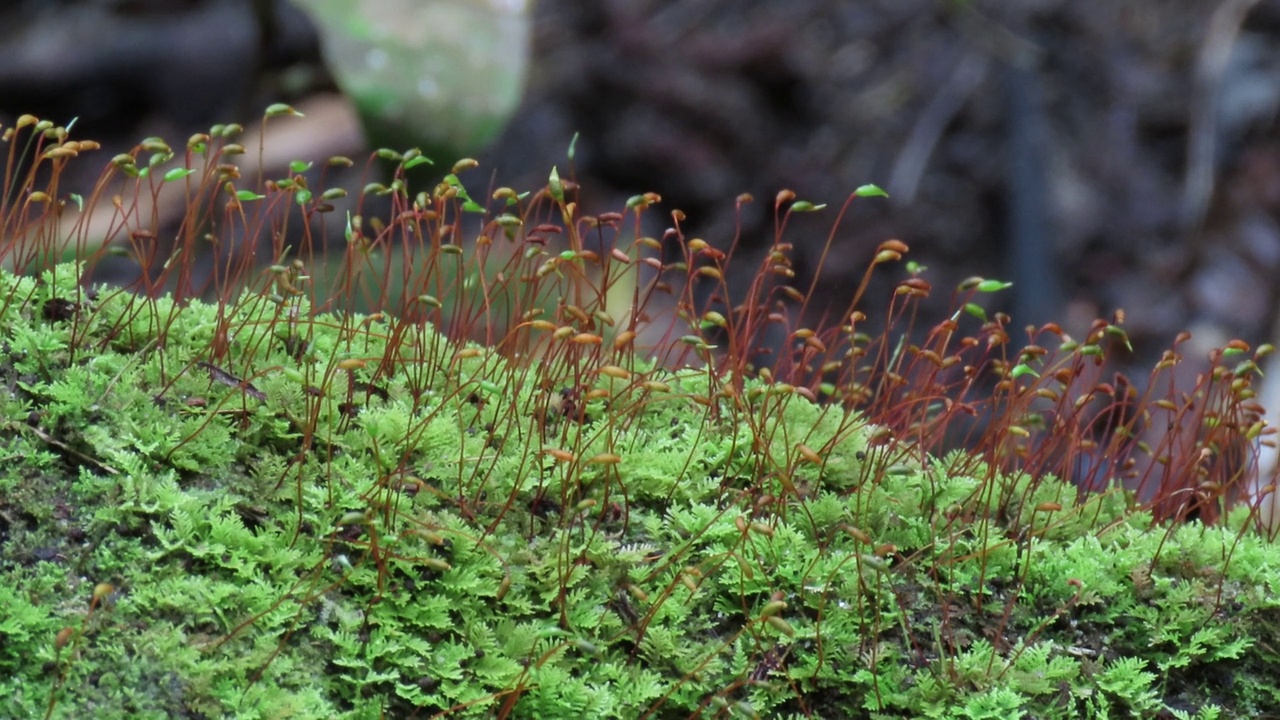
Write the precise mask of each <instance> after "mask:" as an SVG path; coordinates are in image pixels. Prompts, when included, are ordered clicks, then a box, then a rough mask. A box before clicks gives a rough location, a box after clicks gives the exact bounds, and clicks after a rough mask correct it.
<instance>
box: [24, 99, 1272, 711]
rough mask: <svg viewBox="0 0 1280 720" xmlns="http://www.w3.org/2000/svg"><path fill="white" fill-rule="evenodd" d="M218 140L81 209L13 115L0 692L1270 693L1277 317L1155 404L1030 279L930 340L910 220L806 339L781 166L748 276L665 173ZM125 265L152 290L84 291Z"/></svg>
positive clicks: (801, 705)
mask: <svg viewBox="0 0 1280 720" xmlns="http://www.w3.org/2000/svg"><path fill="white" fill-rule="evenodd" d="M287 114H288V108H273V109H272V110H271V111H269V113H268V115H269V116H271V117H273V118H274V116H276V115H287ZM279 121H282V120H277V119H272V120H271V122H279ZM238 131H239V129H238V128H237V127H235V126H222V127H217V128H214V129H213V130H212V131H211V132H210V133H208V134H204V135H198V136H196V137H193V138H191V139H190V141H189V142H188V143H187V144H186V146H185V147H184V148H179V149H177V150H174V149H172V148H170V146H168V145H167V144H165V143H164V142H162V141H160V140H158V139H154V138H153V139H149V140H147V141H145V142H143V143H142V144H140V145H139V146H138V147H137V148H136V149H135V151H134V152H133V153H131V154H129V155H124V156H119V157H117V158H115V159H114V160H112V161H111V162H110V163H109V164H108V167H107V169H106V171H105V173H104V175H103V177H102V179H101V181H100V182H99V184H98V185H97V186H96V187H95V190H94V193H93V194H92V195H90V196H89V197H80V196H76V195H70V194H66V193H63V192H61V191H60V190H59V186H58V184H59V177H60V175H61V174H62V173H64V172H65V169H66V167H67V166H68V164H69V163H72V162H83V161H84V159H83V158H78V157H77V156H78V155H82V154H85V155H88V154H89V151H90V150H92V149H93V147H94V144H93V143H90V142H87V141H75V140H72V139H70V137H69V135H68V133H67V131H66V130H65V129H63V128H60V127H55V126H53V125H52V124H51V123H47V122H40V121H37V120H36V119H34V118H29V117H26V118H23V119H22V120H21V121H19V122H18V124H17V127H15V128H9V129H7V130H6V131H5V134H4V139H5V141H6V142H7V143H8V144H9V155H8V163H7V165H6V175H5V186H4V188H5V194H4V196H3V205H0V258H3V261H4V270H3V272H2V274H0V382H2V387H0V403H2V404H3V406H2V407H0V418H2V420H0V422H3V430H4V431H3V433H0V438H2V439H0V458H2V459H3V462H0V574H2V577H0V607H3V608H4V613H3V616H0V715H3V716H4V717H40V716H45V717H90V716H91V717H95V718H123V717H128V718H141V717H178V716H192V717H224V716H234V717H244V718H252V717H263V718H278V717H297V718H330V717H353V718H365V717H369V718H372V717H504V718H505V717H512V718H548V717H592V718H608V717H616V718H637V717H654V718H658V717H663V718H666V717H670V718H683V717H828V718H856V717H868V718H870V717H876V718H888V717H955V718H979V717H982V718H987V717H989V718H1014V717H1036V718H1067V717H1120V716H1126V715H1127V716H1132V717H1155V716H1164V717H1183V718H1186V717H1201V718H1212V717H1223V716H1238V715H1244V714H1265V713H1267V712H1275V711H1276V710H1277V708H1280V685H1278V684H1277V682H1276V680H1275V678H1277V677H1280V650H1278V649H1277V647H1276V641H1275V639H1274V638H1276V637H1277V636H1278V634H1280V633H1278V629H1280V554H1278V553H1277V551H1276V548H1275V546H1274V545H1272V544H1270V542H1269V538H1268V537H1267V536H1268V535H1269V534H1271V531H1273V529H1274V527H1275V525H1274V524H1273V523H1272V522H1271V520H1270V517H1269V516H1266V515H1265V513H1260V512H1259V507H1260V503H1259V495H1260V493H1259V492H1254V491H1249V490H1247V489H1246V485H1245V478H1246V477H1247V469H1248V468H1247V459H1248V457H1249V453H1250V451H1251V450H1250V448H1252V447H1253V446H1254V444H1256V443H1258V442H1263V441H1266V440H1267V437H1268V429H1267V428H1266V427H1265V425H1263V424H1262V423H1261V421H1260V420H1259V418H1260V408H1257V407H1256V405H1255V404H1253V401H1252V399H1251V393H1252V391H1251V389H1250V388H1251V383H1252V381H1253V378H1254V376H1255V375H1256V366H1255V363H1256V361H1257V358H1258V357H1259V356H1260V355H1261V354H1264V353H1265V352H1266V351H1267V349H1265V348H1263V349H1259V350H1258V351H1257V352H1253V353H1250V351H1249V349H1248V348H1247V347H1245V346H1244V345H1243V344H1242V343H1232V344H1231V345H1229V346H1228V347H1226V348H1223V349H1222V350H1220V351H1218V352H1216V353H1215V354H1214V355H1213V357H1212V358H1211V363H1210V370H1209V371H1207V372H1205V373H1203V374H1202V375H1201V376H1200V377H1198V378H1197V379H1196V382H1195V383H1194V385H1193V386H1192V387H1177V388H1176V394H1174V390H1175V389H1171V390H1170V395H1169V396H1168V397H1158V396H1156V395H1154V394H1153V392H1154V391H1148V393H1147V394H1146V395H1141V396H1140V395H1139V394H1138V393H1137V392H1136V391H1134V390H1133V389H1132V385H1130V384H1129V383H1127V382H1124V381H1123V380H1115V381H1111V382H1103V381H1102V380H1101V374H1102V372H1103V369H1104V367H1105V363H1104V362H1103V360H1104V358H1105V355H1106V351H1107V349H1108V347H1110V346H1112V345H1117V344H1118V345H1124V344H1125V343H1126V339H1125V336H1124V332H1123V330H1122V329H1121V328H1120V327H1119V321H1118V319H1116V322H1101V321H1100V322H1098V323H1096V324H1095V325H1094V326H1093V327H1092V328H1090V329H1089V330H1088V333H1087V334H1086V335H1085V336H1083V338H1082V339H1079V340H1077V339H1072V338H1071V337H1069V336H1068V335H1067V334H1066V333H1065V332H1063V331H1062V330H1061V329H1060V328H1058V327H1056V326H1052V325H1050V326H1046V327H1042V328H1032V329H1030V335H1029V338H1028V343H1029V344H1021V343H1018V342H1017V341H1015V336H1016V335H1018V333H1019V331H1016V330H1014V329H1012V328H1011V320H1010V319H1009V318H1008V317H1006V316H1004V315H1002V314H998V313H993V314H990V315H988V313H987V312H986V311H985V310H984V309H983V307H982V306H981V304H980V300H981V298H982V297H984V294H985V293H989V292H993V291H997V290H1000V289H1002V288H1003V287H1004V286H1005V283H1001V282H996V281H990V280H983V279H977V278H975V279H973V280H972V281H968V282H966V283H964V284H963V285H962V286H961V287H960V288H958V289H957V290H956V292H955V296H954V303H953V306H954V308H955V312H954V314H953V315H952V316H950V317H948V318H946V319H945V320H943V321H942V322H940V323H938V324H937V325H935V326H933V327H930V328H923V329H921V328H916V327H914V326H913V321H912V319H913V318H914V317H915V313H916V310H917V307H918V304H919V302H920V300H922V299H923V298H925V297H927V296H928V294H929V292H930V287H929V284H928V282H927V280H926V279H925V271H924V269H923V268H920V267H918V266H914V265H912V264H910V263H905V264H903V263H901V262H900V261H902V259H903V255H904V254H905V253H906V252H907V248H906V246H905V245H904V244H903V243H901V242H898V241H887V242H885V243H883V244H882V245H881V246H880V248H879V249H878V251H877V253H876V254H875V255H874V256H873V257H872V258H870V259H869V266H868V269H867V274H866V277H865V279H864V281H863V283H862V286H861V287H860V288H859V289H858V291H857V297H855V299H854V301H853V303H852V304H851V305H850V306H849V307H847V308H834V309H832V310H831V311H829V312H828V313H827V314H826V317H828V318H829V319H830V322H829V323H823V324H820V325H819V326H817V327H813V328H806V327H802V326H800V323H801V321H800V320H799V319H800V318H805V317H811V316H813V315H815V313H814V312H811V310H813V307H812V306H813V305H814V304H815V303H816V302H817V298H815V297H814V293H813V292H812V290H806V289H805V288H802V287H801V288H797V287H795V286H794V285H793V284H792V282H793V281H792V275H793V273H792V270H791V268H790V261H789V249H790V245H789V244H788V242H789V241H788V239H787V235H788V233H787V220H788V218H789V217H790V214H791V213H795V212H804V211H818V210H821V208H820V207H818V206H814V205H812V204H809V203H807V202H804V201H798V200H796V199H795V198H794V196H793V195H791V194H790V193H787V192H783V193H780V194H779V195H778V197H777V198H776V199H775V211H776V212H777V214H778V218H779V220H778V225H777V227H778V231H777V238H776V244H775V246H774V247H773V249H772V252H771V253H770V254H769V255H768V256H767V257H766V259H765V260H764V262H763V263H762V264H761V266H760V267H759V268H758V269H757V270H756V272H755V275H754V281H753V282H752V283H751V287H750V291H749V292H748V293H746V294H745V295H744V296H743V297H734V298H730V297H729V296H728V292H727V290H726V284H725V279H724V278H725V273H726V271H727V265H728V263H729V261H730V257H731V255H732V253H731V252H724V251H721V250H718V249H716V248H715V247H713V246H712V245H711V244H709V243H707V242H705V241H703V240H701V239H695V238H686V237H685V236H684V234H683V233H682V232H681V230H680V223H681V221H682V216H681V214H680V213H679V212H678V211H671V212H670V213H669V214H667V215H666V216H665V220H661V219H662V218H664V216H663V215H661V214H660V211H659V208H660V198H659V197H658V196H657V195H653V194H650V195H643V196H637V197H635V198H632V199H631V200H630V201H629V202H628V203H627V204H626V207H625V208H620V210H619V212H616V213H606V214H602V215H598V216H585V215H583V214H581V212H580V211H579V209H578V208H577V206H576V205H575V202H574V195H575V190H576V189H575V187H574V185H573V183H572V182H570V181H569V180H567V179H562V178H561V177H560V176H559V175H558V174H557V173H556V172H554V171H553V172H552V173H551V175H550V178H549V180H548V183H547V184H546V186H545V187H542V188H535V189H531V190H529V191H528V192H517V191H516V190H512V189H508V188H498V189H496V190H492V191H490V192H487V193H485V194H484V195H481V194H479V193H478V192H476V191H475V190H474V188H473V189H472V191H471V192H468V190H467V189H466V186H465V185H464V184H463V181H462V180H461V179H460V178H459V175H466V173H465V170H467V169H468V167H469V166H470V165H473V164H474V163H469V162H462V163H459V164H458V165H457V166H455V167H454V168H453V172H450V173H448V174H446V175H445V176H444V179H443V180H441V181H440V182H439V183H438V184H436V185H435V186H434V187H432V188H429V189H426V190H423V191H422V192H416V191H414V190H412V189H411V185H410V182H409V180H408V178H409V177H410V175H409V174H408V171H410V170H411V169H412V168H413V167H415V166H417V165H421V164H424V163H425V162H426V159H425V158H423V157H422V156H421V155H419V154H417V153H414V152H409V153H403V154H402V153H397V152H392V151H381V152H380V153H379V154H380V155H381V156H383V158H385V159H387V160H389V161H391V162H393V163H395V164H396V166H397V169H396V171H395V176H394V179H393V180H392V181H391V182H390V183H386V184H376V183H371V184H369V185H368V186H366V187H365V188H364V191H363V193H362V194H361V196H360V197H359V198H357V199H355V200H354V201H351V202H349V200H350V199H349V198H346V197H345V193H344V192H343V191H342V190H341V189H337V188H332V189H326V190H322V189H320V185H321V184H322V183H323V182H324V172H323V168H326V167H342V166H349V165H351V161H349V160H347V159H345V158H333V159H330V160H329V161H328V162H327V163H317V164H316V165H315V166H312V165H310V164H308V163H302V162H299V163H295V164H294V166H293V167H291V168H290V172H289V174H288V176H287V177H284V178H280V179H276V180H253V179H246V178H241V177H240V176H239V175H240V173H239V169H238V167H237V166H236V165H235V163H236V161H237V155H238V154H239V153H244V152H250V153H251V152H252V149H249V150H247V151H246V149H245V148H242V147H239V146H237V145H235V144H234V138H235V135H236V133H237V132H238ZM570 159H571V158H570ZM313 188H314V189H313ZM174 191H177V192H178V193H179V194H180V197H181V201H182V207H183V212H182V213H181V216H180V221H179V222H178V223H177V225H176V228H175V227H161V226H160V224H159V222H158V220H157V217H158V215H157V214H156V213H152V212H150V208H152V207H154V206H155V204H156V203H157V202H159V201H160V199H161V196H162V195H163V194H164V193H172V192H174ZM877 194H879V193H878V191H877V190H876V189H875V188H874V187H871V186H868V187H866V188H863V189H861V190H859V191H858V192H857V193H855V194H854V196H852V197H851V198H850V201H866V202H874V200H871V199H867V200H857V198H858V197H859V196H862V197H870V196H874V195H877ZM748 201H750V199H749V198H746V197H743V198H739V202H748ZM344 203H346V205H345V206H344V205H343V204H344ZM379 205H380V208H381V210H380V211H378V212H377V213H376V214H375V210H374V208H375V206H379ZM339 207H345V208H347V209H346V210H345V211H344V210H340V209H339ZM104 215H105V221H104ZM95 216H96V220H95ZM655 221H656V222H664V224H669V226H670V227H669V229H667V230H666V232H665V234H662V235H661V236H660V237H657V238H652V237H646V236H645V232H644V230H645V228H646V227H648V226H650V224H651V223H653V222H655ZM833 225H834V226H836V228H838V225H839V220H838V218H837V219H836V221H835V222H834V223H833ZM100 228H106V229H107V230H106V231H105V232H99V231H98V230H96V229H100ZM91 229H95V230H93V231H92V232H91V231H90V230H91ZM330 231H336V234H339V235H343V236H345V246H344V247H342V248H339V249H338V250H331V251H330V252H329V253H328V254H327V255H326V253H325V252H324V248H322V247H321V243H320V242H319V241H318V240H314V241H313V238H321V237H325V236H326V234H335V233H333V232H330ZM836 235H837V229H834V228H833V230H832V233H831V236H830V238H828V241H827V242H828V246H829V245H830V243H831V238H834V237H836ZM264 253H270V255H271V259H272V260H271V262H274V264H268V263H263V262H260V261H258V259H257V258H258V257H261V256H262V255H263V254H264ZM255 254H256V257H255ZM116 255H123V256H125V257H126V259H128V260H130V261H131V262H132V263H134V265H135V266H136V268H137V272H138V275H137V280H136V281H134V282H132V283H131V284H128V285H127V286H124V287H119V286H105V285H94V284H92V283H90V282H87V281H86V278H87V277H90V276H91V275H92V273H93V272H94V269H95V267H96V266H98V265H99V264H100V263H101V261H102V260H103V258H106V257H112V256H116ZM873 273H878V274H882V275H883V274H887V273H895V274H897V275H898V276H899V277H900V278H901V279H900V282H898V283H897V285H896V288H895V290H894V293H893V296H892V298H891V301H890V302H889V303H888V304H887V306H886V308H885V310H884V311H883V314H882V317H878V318H874V319H869V318H867V317H866V316H864V314H863V313H862V312H861V311H859V309H858V307H859V304H860V303H861V302H862V297H861V296H862V295H863V294H864V293H865V291H866V288H867V287H868V284H869V282H870V279H871V277H872V275H873ZM198 278H204V279H203V280H197V279H198ZM201 297H203V298H204V299H200V298H201ZM868 328H879V329H877V330H874V331H868ZM769 338H781V341H771V340H769ZM1179 360H1180V358H1179V357H1178V356H1177V354H1176V353H1175V352H1173V351H1171V352H1170V353H1169V354H1167V355H1166V357H1165V358H1164V360H1163V361H1162V362H1161V364H1160V366H1158V367H1157V368H1156V369H1155V370H1154V371H1153V375H1152V378H1151V379H1150V381H1149V382H1148V383H1147V384H1146V387H1149V388H1160V387H1171V385H1170V384H1169V383H1164V384H1163V385H1162V382H1163V378H1164V377H1165V374H1167V373H1168V372H1170V370H1171V369H1172V368H1174V367H1175V366H1176V365H1177V364H1178V363H1179ZM1264 490H1265V489H1264Z"/></svg>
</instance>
